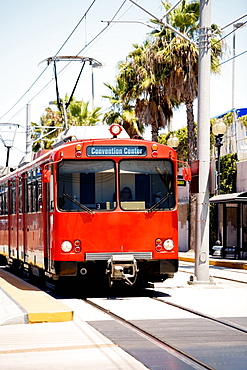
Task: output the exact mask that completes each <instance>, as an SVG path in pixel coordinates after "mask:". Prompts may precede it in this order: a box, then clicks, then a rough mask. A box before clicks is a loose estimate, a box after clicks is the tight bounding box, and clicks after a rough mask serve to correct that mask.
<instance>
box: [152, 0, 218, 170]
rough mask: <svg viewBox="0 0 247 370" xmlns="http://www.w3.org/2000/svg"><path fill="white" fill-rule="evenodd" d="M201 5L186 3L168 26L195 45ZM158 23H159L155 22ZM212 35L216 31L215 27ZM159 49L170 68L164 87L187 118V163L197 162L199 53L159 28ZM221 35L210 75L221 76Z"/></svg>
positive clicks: (214, 43) (214, 44)
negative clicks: (196, 126)
mask: <svg viewBox="0 0 247 370" xmlns="http://www.w3.org/2000/svg"><path fill="white" fill-rule="evenodd" d="M163 5H164V7H165V9H166V11H167V10H169V9H170V7H171V5H170V4H169V2H164V3H163ZM199 15H200V3H199V1H192V2H190V3H189V2H188V1H187V0H183V1H182V2H181V4H180V5H179V6H177V7H176V8H175V9H174V10H173V11H171V12H170V13H169V15H168V17H167V22H168V23H169V24H170V25H171V26H173V27H174V28H175V29H177V30H178V31H180V33H183V34H184V35H186V36H187V37H189V38H190V39H191V40H193V41H196V40H197V38H198V31H199ZM155 23H159V22H157V21H155ZM211 28H212V32H214V31H215V30H216V29H217V26H216V25H212V26H211ZM153 36H154V37H156V43H157V45H158V46H159V53H158V55H157V56H158V58H160V60H161V61H162V62H164V60H166V62H167V63H168V65H170V68H169V69H170V72H169V74H167V75H166V76H165V80H164V85H165V89H166V93H167V95H168V96H169V97H170V99H173V100H175V101H177V102H178V103H179V104H181V103H184V104H185V106H186V114H187V128H188V147H189V157H188V162H189V163H191V162H192V161H193V160H195V159H196V140H195V124H194V122H195V119H194V109H193V102H194V100H195V98H196V97H197V95H198V55H199V50H198V47H196V46H195V44H193V43H190V42H188V41H186V40H185V39H183V38H181V37H180V36H178V35H177V34H175V33H174V32H173V31H171V30H170V29H167V28H164V27H163V24H160V30H159V31H155V32H153ZM217 36H220V33H219V32H218V33H215V36H214V38H213V39H212V43H211V71H212V72H214V73H219V71H220V62H219V58H220V56H221V55H222V42H221V41H219V40H217Z"/></svg>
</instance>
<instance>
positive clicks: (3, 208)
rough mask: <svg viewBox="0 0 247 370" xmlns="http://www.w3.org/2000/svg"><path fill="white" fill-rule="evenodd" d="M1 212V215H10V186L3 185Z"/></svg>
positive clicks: (0, 200)
mask: <svg viewBox="0 0 247 370" xmlns="http://www.w3.org/2000/svg"><path fill="white" fill-rule="evenodd" d="M0 207H1V208H0V212H1V215H7V214H8V184H3V185H2V186H1V188H0Z"/></svg>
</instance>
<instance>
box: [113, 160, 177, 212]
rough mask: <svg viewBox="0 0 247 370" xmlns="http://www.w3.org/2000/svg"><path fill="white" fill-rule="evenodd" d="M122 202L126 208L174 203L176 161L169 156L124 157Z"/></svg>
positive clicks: (160, 207) (165, 207)
mask: <svg viewBox="0 0 247 370" xmlns="http://www.w3.org/2000/svg"><path fill="white" fill-rule="evenodd" d="M119 172H120V205H121V208H122V209H124V210H144V209H148V210H150V211H154V210H155V211H157V210H170V209H172V208H174V207H175V194H174V174H173V165H172V162H171V161H169V160H148V159H146V160H122V161H121V162H120V164H119Z"/></svg>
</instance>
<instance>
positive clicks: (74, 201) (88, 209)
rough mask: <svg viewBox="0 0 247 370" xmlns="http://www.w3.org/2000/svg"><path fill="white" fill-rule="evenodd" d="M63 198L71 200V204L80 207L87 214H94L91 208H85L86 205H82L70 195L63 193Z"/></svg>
mask: <svg viewBox="0 0 247 370" xmlns="http://www.w3.org/2000/svg"><path fill="white" fill-rule="evenodd" d="M63 196H64V197H65V198H68V199H69V200H71V202H73V203H74V204H76V205H77V206H78V207H80V208H81V209H83V211H86V212H88V213H91V214H92V213H94V212H93V211H92V210H91V209H90V208H88V207H87V206H84V204H81V203H80V202H78V200H76V199H74V198H72V197H71V196H70V195H69V194H66V193H63Z"/></svg>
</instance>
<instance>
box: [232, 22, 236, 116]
mask: <svg viewBox="0 0 247 370" xmlns="http://www.w3.org/2000/svg"><path fill="white" fill-rule="evenodd" d="M235 30H236V29H235V25H233V34H232V36H233V39H232V58H233V59H232V109H234V108H235V101H234V100H235V56H236V33H235Z"/></svg>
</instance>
